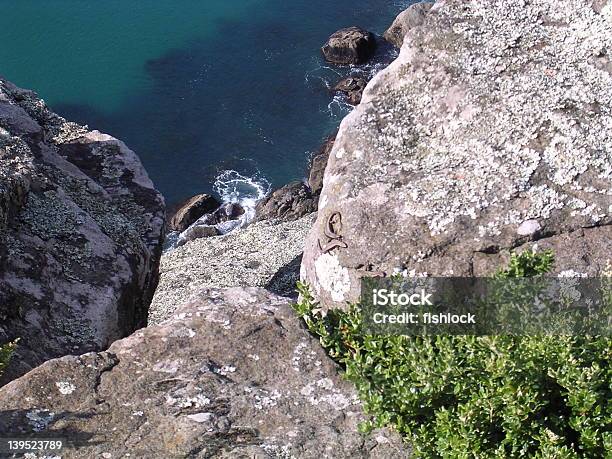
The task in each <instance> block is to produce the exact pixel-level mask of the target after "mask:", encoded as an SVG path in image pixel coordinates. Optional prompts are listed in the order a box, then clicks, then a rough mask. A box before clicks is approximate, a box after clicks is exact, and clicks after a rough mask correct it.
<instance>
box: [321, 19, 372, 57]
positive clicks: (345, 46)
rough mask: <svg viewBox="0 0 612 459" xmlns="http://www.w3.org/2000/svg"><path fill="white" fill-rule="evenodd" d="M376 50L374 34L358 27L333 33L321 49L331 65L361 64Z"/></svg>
mask: <svg viewBox="0 0 612 459" xmlns="http://www.w3.org/2000/svg"><path fill="white" fill-rule="evenodd" d="M375 50H376V38H375V37H374V34H373V33H371V32H368V31H367V30H363V29H361V28H359V27H347V28H345V29H340V30H338V31H337V32H334V33H333V34H332V35H331V36H330V37H329V39H328V40H327V42H326V43H325V44H324V45H323V47H322V48H321V52H322V53H323V56H324V57H325V59H326V60H327V61H328V62H331V63H332V64H341V65H349V64H363V63H364V62H366V61H367V60H368V59H369V58H370V57H372V55H373V54H374V51H375Z"/></svg>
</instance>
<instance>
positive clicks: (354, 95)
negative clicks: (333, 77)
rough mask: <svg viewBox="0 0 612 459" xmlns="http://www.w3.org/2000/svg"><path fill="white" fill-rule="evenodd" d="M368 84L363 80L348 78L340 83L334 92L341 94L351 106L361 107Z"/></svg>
mask: <svg viewBox="0 0 612 459" xmlns="http://www.w3.org/2000/svg"><path fill="white" fill-rule="evenodd" d="M367 84H368V82H367V81H366V80H364V79H363V78H356V77H348V78H345V79H343V80H341V81H339V82H338V84H337V85H336V86H335V87H334V91H337V92H341V93H343V94H344V95H345V96H346V99H347V101H348V103H349V104H351V105H359V103H360V102H361V96H362V94H363V90H364V89H365V87H366V86H367Z"/></svg>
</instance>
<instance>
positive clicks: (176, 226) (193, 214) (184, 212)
mask: <svg viewBox="0 0 612 459" xmlns="http://www.w3.org/2000/svg"><path fill="white" fill-rule="evenodd" d="M220 205H221V203H220V202H219V201H217V199H216V198H214V197H213V196H210V195H208V194H199V195H197V196H194V197H192V198H190V199H188V200H187V201H186V202H185V203H184V204H181V205H180V207H179V209H178V210H177V211H176V213H175V214H174V216H173V217H172V219H171V220H170V230H172V231H178V232H183V231H185V230H186V229H187V228H189V227H190V226H191V225H193V224H194V223H195V222H196V220H198V219H199V218H200V217H202V216H203V215H205V214H208V213H211V212H214V211H215V210H217V209H218V208H219V206H220Z"/></svg>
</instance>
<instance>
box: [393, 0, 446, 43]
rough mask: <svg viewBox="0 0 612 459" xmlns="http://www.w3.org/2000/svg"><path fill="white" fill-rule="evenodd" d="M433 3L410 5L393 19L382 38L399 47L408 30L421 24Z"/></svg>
mask: <svg viewBox="0 0 612 459" xmlns="http://www.w3.org/2000/svg"><path fill="white" fill-rule="evenodd" d="M433 5H434V2H419V3H415V4H413V5H410V6H409V7H408V8H407V9H406V10H404V11H403V12H402V13H401V14H400V15H399V16H398V17H397V18H396V19H395V21H393V24H391V27H389V28H388V29H387V31H386V32H385V33H384V34H383V38H384V39H385V40H387V41H388V42H389V43H391V44H392V45H393V46H395V47H396V48H401V47H402V44H403V43H404V37H405V36H406V34H407V33H408V31H409V30H411V29H413V28H415V27H418V26H421V25H423V23H424V22H425V17H426V16H427V13H429V10H431V7H432V6H433Z"/></svg>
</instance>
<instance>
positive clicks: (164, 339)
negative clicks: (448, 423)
mask: <svg viewBox="0 0 612 459" xmlns="http://www.w3.org/2000/svg"><path fill="white" fill-rule="evenodd" d="M361 420H363V415H362V412H361V406H360V404H359V402H358V399H357V394H356V391H355V389H354V388H353V387H352V385H351V384H350V383H348V382H347V381H345V380H343V378H342V377H341V376H340V374H339V373H338V369H337V367H336V366H335V364H334V363H333V362H332V361H331V360H330V359H329V358H328V357H327V355H326V354H325V351H324V350H323V349H322V347H321V346H320V344H319V342H318V341H317V340H316V339H315V338H313V337H312V336H311V335H310V334H309V333H308V332H307V331H306V330H305V328H304V327H303V325H302V324H301V321H300V319H298V317H297V316H296V315H295V313H294V312H293V311H292V310H291V307H290V306H289V303H288V300H287V299H285V298H282V297H278V296H275V295H273V294H270V293H268V292H266V291H265V290H262V289H255V288H233V289H228V290H202V291H200V292H199V293H198V294H197V295H195V296H194V297H193V298H192V299H191V301H190V302H188V303H187V304H185V305H183V306H181V308H180V309H179V310H178V311H177V312H176V314H175V315H174V316H173V317H172V318H171V319H170V320H168V321H167V322H164V323H163V324H161V325H157V326H152V327H148V328H145V329H143V330H140V331H138V332H136V333H135V334H134V335H132V336H130V337H129V338H126V339H123V340H121V341H118V342H116V343H114V344H113V345H112V346H111V347H110V348H109V349H108V351H107V352H102V353H99V354H95V353H90V354H85V355H83V356H81V357H72V356H70V357H64V358H61V359H58V360H52V361H49V362H47V363H45V364H44V365H43V366H41V367H39V368H37V369H36V370H34V371H32V372H30V373H29V374H27V375H26V376H24V377H22V378H20V379H18V380H16V381H14V382H12V383H11V384H9V385H7V386H5V387H4V388H2V389H0V433H1V434H2V435H3V436H15V435H22V434H28V433H30V434H31V433H33V432H38V435H41V434H44V435H45V436H49V437H58V438H67V439H70V442H71V443H73V446H68V447H67V448H66V449H65V450H63V451H62V457H64V458H92V457H107V456H106V455H112V457H124V456H126V455H127V454H128V453H129V455H130V456H131V457H149V458H157V457H159V458H162V457H261V458H274V457H312V458H315V457H326V456H334V457H388V458H392V457H398V458H399V457H406V456H407V455H408V451H406V450H405V449H404V447H403V446H402V444H401V441H400V440H399V438H398V437H397V436H396V435H395V434H391V433H390V432H387V431H375V432H373V433H372V434H369V435H362V434H360V433H359V432H358V429H357V425H358V423H359V422H360V421H361ZM109 457H110V456H109Z"/></svg>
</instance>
